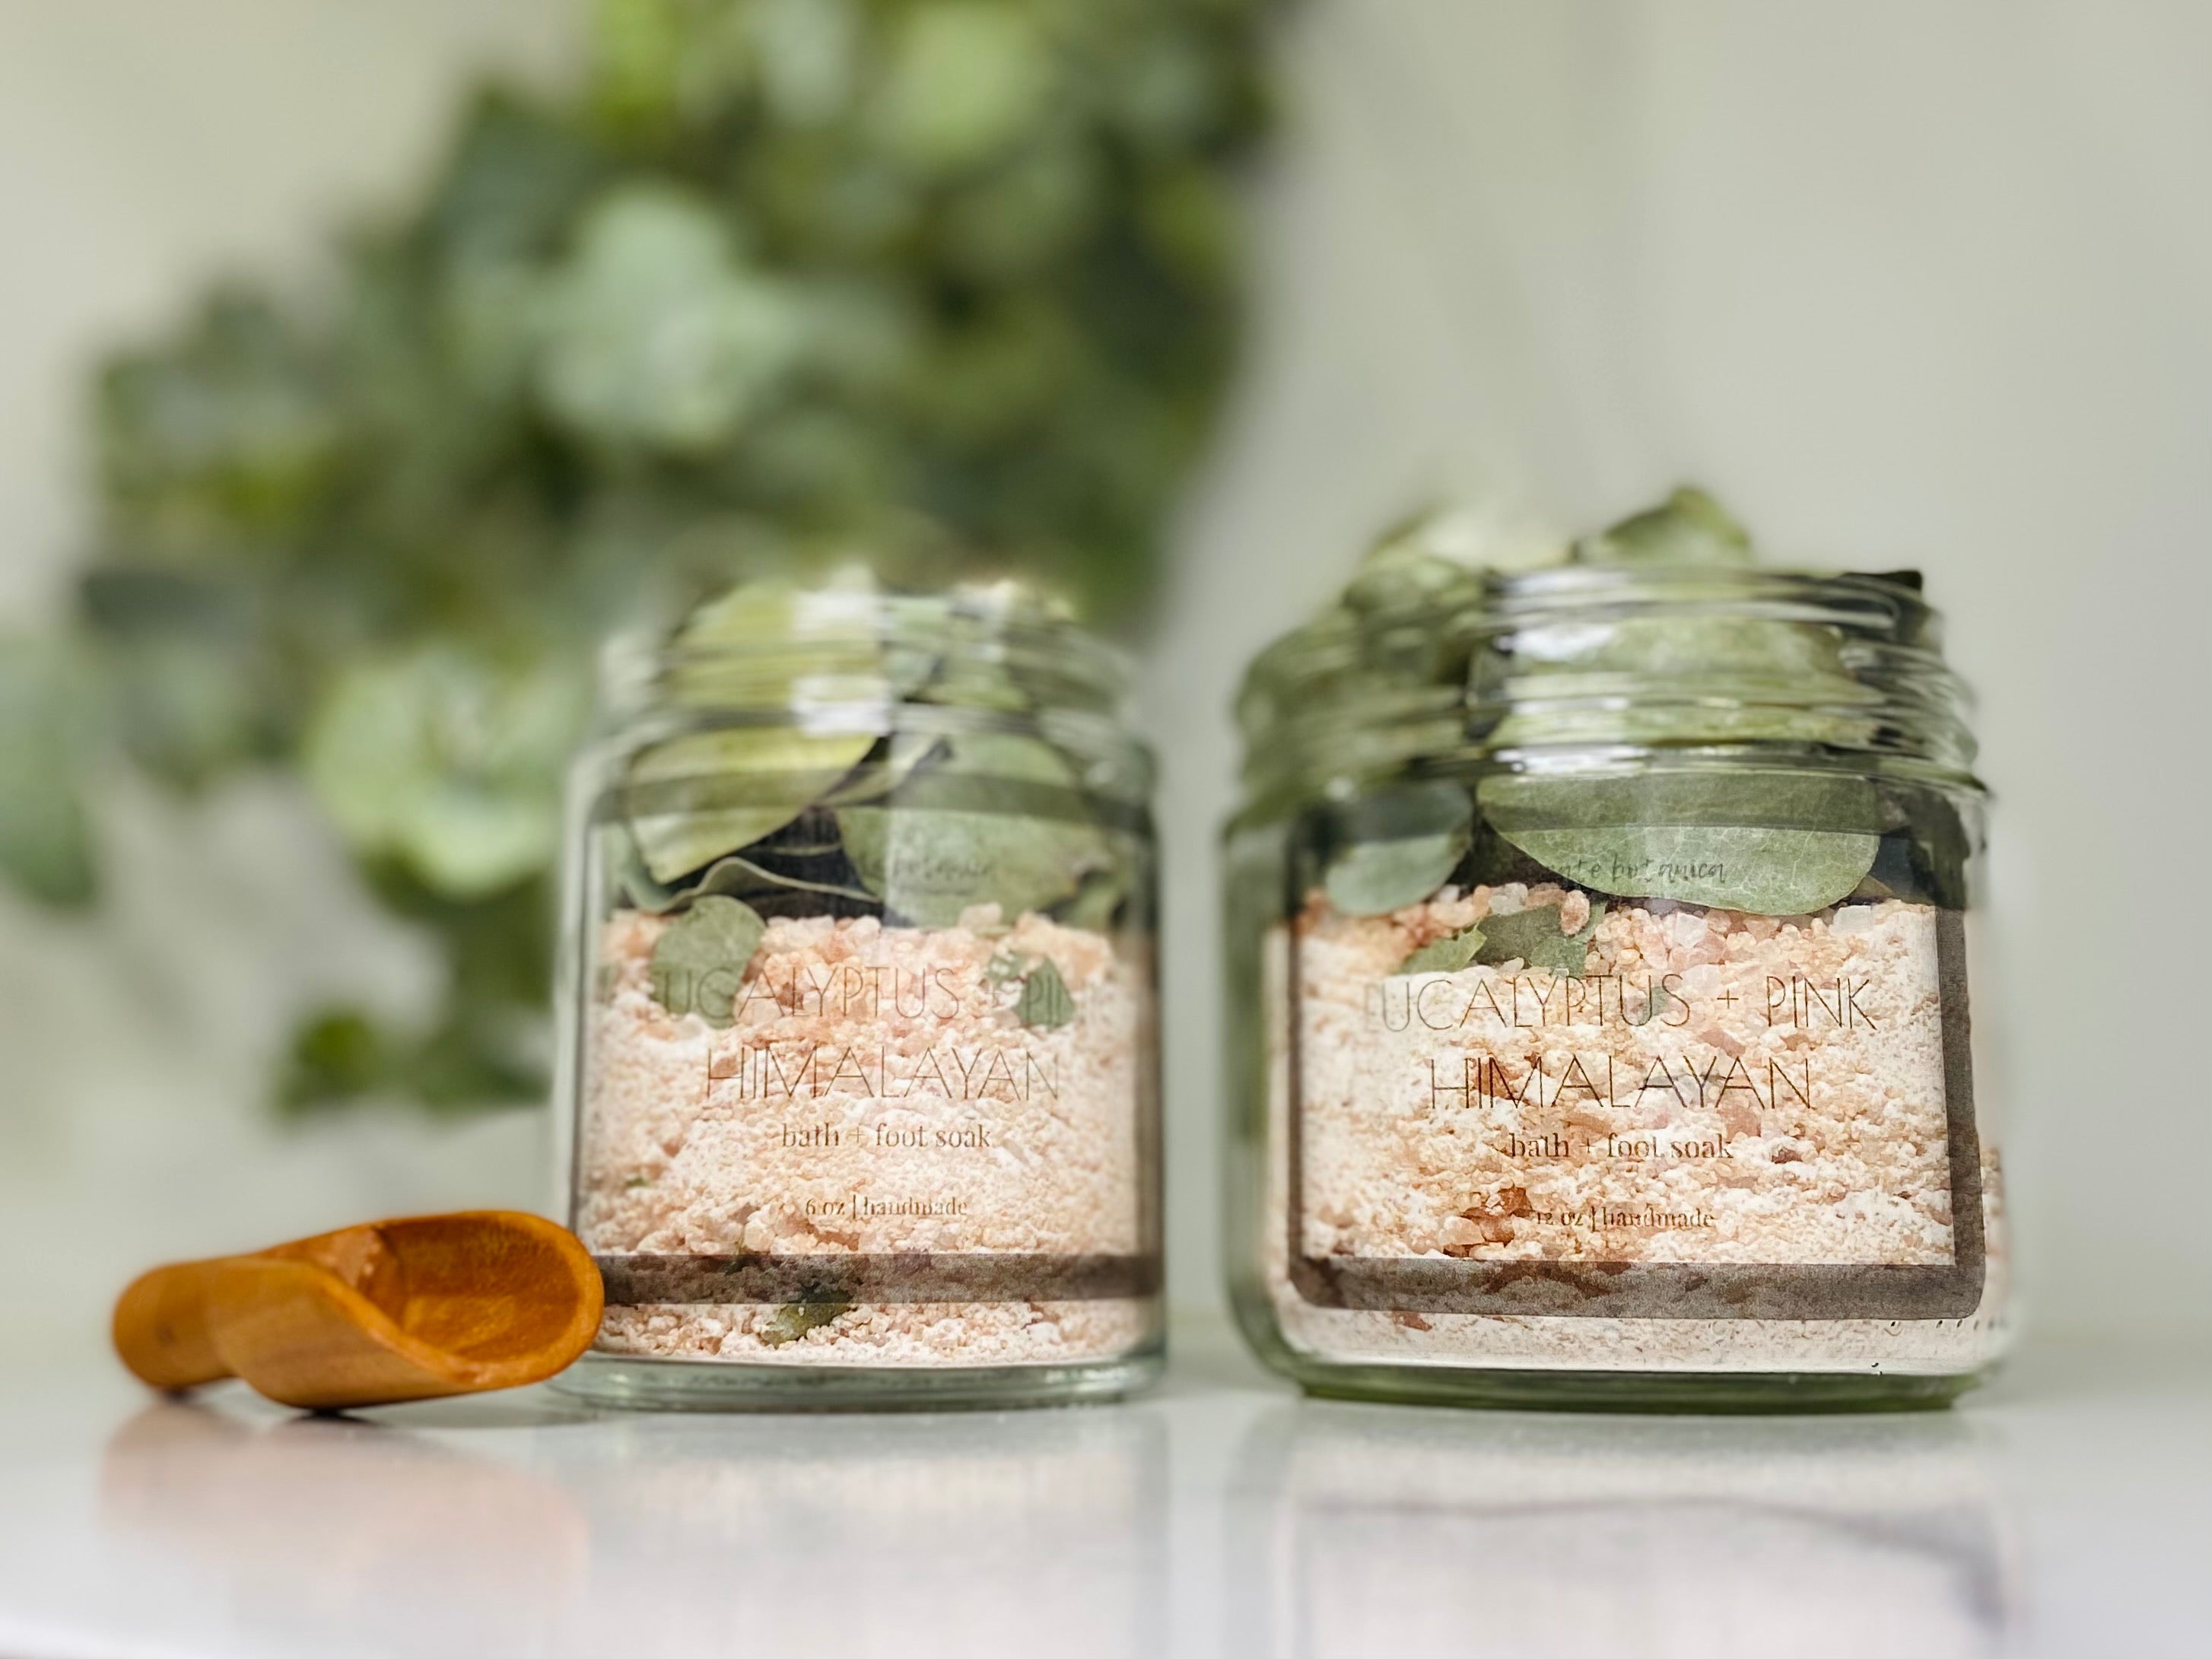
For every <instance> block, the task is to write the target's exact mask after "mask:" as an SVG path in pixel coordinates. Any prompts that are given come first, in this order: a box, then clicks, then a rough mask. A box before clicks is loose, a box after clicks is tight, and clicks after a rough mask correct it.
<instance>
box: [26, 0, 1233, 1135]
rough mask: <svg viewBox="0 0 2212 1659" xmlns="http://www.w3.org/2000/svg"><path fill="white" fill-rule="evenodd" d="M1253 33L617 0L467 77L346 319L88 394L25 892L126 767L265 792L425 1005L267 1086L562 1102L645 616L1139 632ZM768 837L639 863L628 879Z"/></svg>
mask: <svg viewBox="0 0 2212 1659" xmlns="http://www.w3.org/2000/svg"><path fill="white" fill-rule="evenodd" d="M1270 9H1271V5H1270V3H1269V0H1134V3H1127V4H1114V5H1095V4H1070V3H1066V0H600V3H599V6H598V9H597V14H596V22H595V26H594V33H593V51H592V56H591V63H590V66H589V69H588V70H587V72H586V74H585V76H583V77H582V79H581V80H580V82H579V83H578V84H576V85H574V87H572V88H568V89H567V90H566V91H564V92H562V93H560V94H556V95H551V96H547V95H543V94H539V93H538V92H536V91H533V90H526V89H523V88H517V87H513V86H491V87H487V88H483V89H482V90H481V91H479V92H478V93H477V94H475V95H474V96H473V97H472V98H471V100H470V102H469V103H468V105H467V106H466V107H465V109H463V110H462V111H461V112H459V119H458V121H457V122H456V125H455V131H454V132H453V138H452V141H451V143H449V145H448V147H447V150H446V153H445V155H444V156H443V158H442V160H441V161H440V163H439V164H438V166H437V167H436V168H435V170H434V172H433V173H431V175H430V176H429V177H428V178H427V179H425V180H424V181H423V183H422V187H421V188H420V189H419V190H418V191H416V193H415V195H414V196H413V197H412V198H411V199H410V200H409V201H407V202H406V203H405V204H404V205H403V206H402V207H401V208H400V209H399V210H398V211H397V212H394V213H392V214H390V215H388V216H385V217H383V218H381V219H380V220H378V221H375V222H367V223H363V224H361V225H359V226H357V227H356V228H354V229H353V230H352V231H350V232H349V234H347V235H346V237H345V238H344V239H343V243H342V245H341V246H340V247H339V249H338V258H337V260H336V261H335V262H334V264H335V271H334V276H333V279H332V280H331V282H330V283H328V284H327V285H326V286H325V288H323V289H319V290H318V291H316V292H314V293H313V294H290V293H283V292H279V291H277V290H276V289H273V288H270V287H267V286H261V285H233V286H229V287H227V288H225V289H222V290H221V291H219V292H217V293H215V294H212V295H208V296H206V297H205V298H204V301H202V302H201V303H200V304H199V305H198V306H197V308H196V309H195V310H194V311H193V312H192V313H191V316H190V317H189V318H188V319H186V320H185V322H183V323H182V324H181V325H179V327H178V328H177V329H176V330H175V331H173V332H172V333H171V334H170V335H168V336H167V337H165V338H161V339H157V340H155V341H153V342H150V343H147V344H146V345H144V346H143V347H140V348H137V349H132V350H130V351H127V352H125V353H122V354H120V355H118V356H116V357H114V358H113V359H112V360H111V361H110V362H108V363H107V364H106V366H105V367H104V368H103V369H102V371H101V373H100V378H99V381H98V384H97V386H96V388H95V393H96V395H95V398H94V409H95V418H96V432H95V436H96V440H97V443H96V449H97V453H98V457H99V480H100V483H99V501H98V507H99V512H98V515H97V527H96V531H95V534H94V549H93V556H92V560H91V565H90V568H89V569H88V571H87V572H86V574H85V579H84V582H83V586H82V606H81V608H80V610H81V615H80V617H79V619H78V624H79V625H78V629H77V635H76V638H75V639H73V640H71V641H68V642H66V643H65V644H64V645H63V646H61V647H58V655H59V657H61V658H63V659H67V662H66V665H64V666H57V665H56V663H55V662H54V661H53V660H50V658H51V657H52V655H54V654H55V653H47V652H46V649H45V647H44V646H43V645H41V646H39V647H33V648H29V649H28V650H27V652H25V651H18V650H17V649H16V647H11V646H0V872H4V873H5V874H6V875H7V876H8V877H9V878H12V880H13V881H14V882H15V884H16V885H17V886H19V887H20V888H21V889H22V890H25V891H27V892H28V893H30V894H32V895H33V896H37V897H39V898H41V899H43V900H45V901H46V902H52V903H56V904H63V903H77V902H85V901H87V900H88V899H89V897H90V896H91V895H92V893H93V891H94V887H95V884H96V870H95V866H96V860H95V859H94V836H92V834H91V832H90V829H89V828H88V824H87V823H86V814H85V812H84V811H83V810H82V806H81V804H80V803H81V799H82V781H83V780H84V779H85V777H86V776H88V775H90V774H91V773H93V772H95V771H96V770H97V769H98V768H99V765H100V761H99V759H98V757H99V756H100V754H101V753H104V752H107V751H111V750H117V749H119V750H123V751H124V752H125V753H127V754H128V755H129V756H131V757H132V758H133V759H134V760H135V761H136V762H137V763H139V764H140V765H142V766H143V767H144V768H145V769H148V770H149V771H150V772H152V773H153V774H154V775H157V776H159V777H161V778H162V779H164V780H167V781H171V782H173V783H174V784H175V785H177V786H178V787H181V788H198V787H204V786H206V785H208V784H210V783H213V782H215V781H219V780H221V779H222V778H224V777H226V776H229V775H235V774H236V773H238V772H240V771H241V770H243V769H247V768H252V767H276V768H279V769H284V770H287V771H289V772H292V773H294V774H295V775H300V776H301V777H302V778H303V779H304V780H305V781H306V782H307V786H308V788H309V790H310V791H311V793H313V796H314V798H315V799H316V800H317V801H318V803H319V805H321V806H322V808H323V809H324V811H325V812H326V814H327V815H328V817H329V818H330V821H331V824H332V826H333V828H334V829H336V831H337V834H338V835H339V836H341V837H343V840H344V842H345V843H346V845H347V846H348V847H349V848H350V849H351V850H352V851H353V853H354V854H356V857H357V858H358V859H359V860H360V861H361V863H362V867H363V868H364V870H365V871H366V872H368V875H369V876H370V878H371V880H372V882H373V884H374V890H375V891H376V892H377V894H378V895H379V896H380V898H382V899H383V900H384V901H385V902H386V904H387V905H389V906H390V907H391V908H394V909H396V910H397V911H398V912H399V913H400V914H402V915H404V916H406V917H407V918H409V919H410V921H412V922H413V923H414V924H415V925H416V926H418V927H422V929H424V930H426V931H427V932H428V933H430V934H431V936H432V937H433V938H434V939H436V940H437V942H438V943H439V945H441V947H442V949H443V951H444V952H445V955H446V959H447V963H448V965H449V968H450V970H451V971H450V980H449V985H448V988H447V994H446V997H445V1001H444V1005H443V1010H442V1012H441V1018H439V1019H438V1021H436V1022H435V1024H433V1025H432V1026H431V1027H429V1028H426V1029H404V1030H403V1029H392V1028H388V1027H386V1026H385V1025H382V1024H380V1023H378V1022H376V1021H374V1020H373V1019H371V1018H369V1017H368V1015H366V1014H365V1013H363V1012H361V1011H359V1010H356V1009H349V1008H345V1007H343V1006H341V1007H335V1008H331V1009H327V1010H324V1011H322V1012H319V1013H318V1014H316V1015H315V1016H313V1018H310V1019H309V1020H308V1021H307V1024H304V1025H303V1027H302V1028H301V1032H300V1036H299V1040H298V1042H297V1043H296V1045H295V1054H294V1056H293V1064H292V1066H291V1069H290V1072H289V1077H288V1079H287V1081H286V1083H285V1085H284V1089H285V1094H286V1097H287V1099H288V1100H289V1101H290V1102H291V1103H293V1104H295V1105H298V1106H303V1107H304V1106H309V1105H313V1104H317V1103H325V1102H328V1101H331V1100H336V1099H342V1098H345V1097H350V1096H351V1095H354V1094H356V1093H362V1092H384V1093H387V1094H398V1095H403V1096H413V1097H417V1098H435V1099H436V1100H438V1101H440V1102H441V1103H452V1104H453V1105H456V1106H461V1105H465V1104H468V1103H473V1102H480V1101H489V1100H495V1099H527V1098H532V1097H537V1096H538V1094H539V1093H540V1091H541V1088H542V1082H543V1076H544V1053H545V1050H546V1046H547V1045H546V1030H545V1027H546V988H547V987H546V981H547V977H548V975H547V972H546V969H547V966H548V961H549V957H550V946H549V944H548V942H547V940H546V939H545V936H544V933H545V930H544V926H543V924H542V921H541V920H529V919H532V918H541V919H542V918H543V917H544V916H545V915H549V914H550V910H551V906H552V900H551V896H550V880H549V872H550V869H551V865H552V860H553V857H554V852H555V849H554V846H553V842H554V839H555V829H554V826H555V825H556V823H558V788H559V786H558V775H559V772H560V770H561V765H562V757H564V756H565V755H566V753H567V752H568V749H569V748H570V746H571V744H573V742H574V739H575V738H576V736H577V735H578V732H579V731H580V720H581V715H580V705H581V702H582V698H581V697H580V695H579V688H580V686H581V685H582V684H584V682H585V680H586V668H587V665H588V663H589V661H590V657H591V653H592V647H593V645H594V643H595V641H596V639H597V637H598V636H599V635H600V634H601V633H602V632H603V631H604V630H605V629H606V628H607V627H608V626H609V625H610V624H611V623H616V622H617V621H619V620H621V619H623V618H624V617H625V616H626V615H628V614H629V612H630V611H632V609H633V607H634V606H635V605H636V604H637V602H638V600H639V599H640V596H641V594H642V593H644V592H648V591H651V590H653V589H654V588H656V587H659V586H671V587H680V588H684V589H686V590H688V591H694V592H696V591H699V590H701V589H704V588H709V587H713V586H724V585H726V584H727V583H728V582H730V581H731V580H732V579H734V578H737V577H741V576H744V577H754V576H760V575H763V574H772V573H774V572H775V571H777V570H781V571H783V572H785V573H786V574H791V575H793V576H799V577H803V576H808V575H811V574H816V573H818V571H819V570H820V569H821V568H823V550H824V549H825V548H828V547H831V546H835V547H836V548H839V549H844V548H849V547H850V546H851V545H853V544H854V543H855V542H857V543H859V544H862V545H864V546H866V547H867V548H868V549H869V550H871V553H872V556H873V557H874V558H875V560H876V561H877V562H878V565H879V567H880V568H881V569H882V571H883V574H886V575H891V576H896V577H900V578H903V579H905V580H908V581H910V582H912V583H913V584H914V585H915V586H943V585H944V584H945V583H948V582H951V581H953V580H958V579H959V578H961V577H963V575H965V574H969V572H970V571H971V569H973V568H975V567H976V566H977V565H978V563H980V564H981V565H983V566H986V567H987V568H993V569H1003V568H1018V569H1020V570H1023V571H1025V572H1027V573H1029V574H1031V575H1033V576H1035V577H1037V578H1039V579H1040V580H1042V582H1043V583H1044V584H1046V585H1048V586H1052V587H1054V588H1055V589H1058V590H1060V591H1063V592H1067V593H1069V594H1070V595H1072V596H1073V598H1074V599H1076V600H1077V602H1078V603H1079V605H1080V606H1081V607H1082V609H1083V611H1084V612H1085V615H1086V616H1087V617H1089V618H1090V619H1091V620H1092V621H1093V622H1095V623H1104V624H1110V623H1116V622H1119V621H1123V620H1126V619H1127V618H1129V617H1133V615H1135V614H1136V613H1138V612H1139V611H1141V609H1142V608H1143V605H1144V604H1145V601H1146V599H1147V598H1148V597H1149V595H1150V593H1151V592H1152V586H1153V579H1154V576H1155V574H1156V572H1157V568H1158V565H1157V561H1158V550H1159V548H1160V547H1161V546H1162V545H1163V543H1164V537H1163V536H1162V534H1161V528H1162V525H1163V521H1164V517H1165V514H1166V513H1167V512H1168V511H1169V509H1170V506H1171V504H1172V502H1173V501H1174V500H1175V498H1176V494H1177V492H1178V490H1179V489H1180V488H1181V486H1182V482H1183V480H1184V478H1185V477H1186V476H1187V474H1188V470H1189V468H1190V466H1191V465H1192V463H1193V461H1194V459H1195V458H1196V456H1197V455H1198V453H1200V448H1201V447H1202V446H1203V444H1204V442H1205V441H1206V435H1207V432H1208V429H1209V427H1210V425H1211V422H1212V416H1213V412H1214V410H1215V408H1216V405H1217V404H1218V399H1219V397H1220V393H1221V390H1222V388H1223V386H1224V385H1225V379H1226V375H1227V372H1228V370H1229V368H1230V366H1231V361H1232V358H1233V356H1234V353H1235V349H1236V344H1237V338H1238V334H1239V327H1238V324H1239V321H1240V318H1241V314H1242V302H1243V275H1242V264H1243V261H1242V249H1243V229H1242V225H1241V223H1240V219H1239V216H1238V213H1237V207H1236V204H1235V201H1234V193H1235V191H1236V188H1237V183H1238V180H1239V178H1240V175H1241V173H1242V172H1243V167H1244V163H1245V161H1246V159H1247V157H1248V156H1249V154H1250V153H1251V150H1252V149H1253V147H1254V145H1255V142H1256V141H1257V139H1258V137H1259V136H1260V134H1261V130H1262V127H1263V116H1264V107H1265V105H1266V102H1267V99H1266V96H1265V88H1264V85H1263V69H1262V56H1261V26H1262V23H1263V21H1264V17H1265V15H1266V14H1267V11H1268V10H1270ZM917 520H921V521H926V522H928V523H932V524H934V525H937V526H942V527H943V528H944V529H945V530H946V531H947V532H949V533H948V534H947V535H945V536H944V537H941V538H937V537H930V536H916V535H911V534H908V533H907V532H908V527H909V526H912V525H913V524H914V523H915V522H916V521H917ZM82 682H89V683H90V689H85V687H84V685H83V684H82ZM853 758H854V757H851V756H850V755H849V754H848V750H847V749H846V748H845V747H842V746H837V745H829V746H824V747H821V748H815V749H810V750H809V751H808V752H806V753H805V754H804V755H799V756H794V755H793V754H792V753H791V752H789V751H788V750H787V749H783V750H778V751H777V752H775V753H769V752H767V751H766V750H763V749H762V748H761V747H759V746H758V744H757V742H756V741H755V740H753V739H746V738H729V737H726V736H725V737H719V738H708V739H705V740H703V741H702V744H700V745H699V746H698V748H697V750H696V751H692V752H686V751H678V752H677V753H675V754H672V755H670V756H665V757H663V759H664V762H665V764H667V765H668V766H669V767H670V768H671V769H674V770H680V771H684V772H690V771H692V770H695V769H721V770H725V771H732V772H750V773H753V774H755V775H759V776H762V777H766V776H768V775H771V774H781V773H782V772H784V771H786V770H787V769H789V767H790V766H791V765H793V763H796V762H804V763H805V767H804V768H803V769H807V770H813V771H818V772H835V771H838V770H841V769H844V768H845V767H846V766H847V765H848V764H849V763H851V760H852V759H853ZM902 758H903V757H902ZM923 758H924V757H921V756H916V757H914V759H915V762H916V763H917V764H920V763H922V761H923ZM936 759H937V761H938V762H940V763H941V762H942V760H943V757H941V756H940V757H936ZM808 805H809V803H808V802H805V801H791V802H774V801H769V800H766V799H756V800H755V801H752V802H750V803H748V805H747V806H746V807H745V808H744V809H742V811H750V812H752V813H755V814H763V813H774V814H781V815H783V816H784V817H786V818H787V820H789V821H791V822H795V821H796V817H797V815H798V814H799V812H800V811H802V810H803V809H805V808H806V807H807V806H808ZM740 810H741V809H732V811H733V813H734V812H739V811H740ZM763 823H764V819H763V818H762V817H758V816H755V817H750V818H748V817H742V816H732V817H726V818H725V819H724V820H723V821H722V822H721V823H720V824H719V825H718V826H715V827H714V829H713V831H712V833H711V834H708V833H707V826H706V825H705V824H704V823H703V822H695V823H694V825H693V827H694V828H695V829H698V830H699V832H700V834H699V836H698V838H697V839H696V840H695V841H693V842H688V843H687V842H684V841H682V840H681V839H680V838H679V839H671V838H665V837H662V836H655V835H654V834H653V832H652V830H651V829H647V831H646V833H645V834H644V836H642V837H641V842H642V847H641V851H642V854H643V858H644V862H645V864H646V866H647V870H648V878H649V879H650V878H651V876H650V874H649V872H651V871H653V870H657V871H658V872H659V874H660V876H661V877H662V878H667V877H672V876H675V875H678V874H679V873H688V871H679V870H678V866H690V864H691V861H692V860H694V858H695V857H696V858H702V859H703V858H705V857H706V856H708V842H716V841H719V842H722V843H725V850H734V849H735V848H738V847H739V846H741V845H744V844H747V843H748V842H750V844H753V845H759V844H760V843H759V842H757V840H754V839H753V837H755V836H757V835H759V834H761V833H763ZM893 839H894V840H896V839H897V838H896V837H894V838H893ZM758 862H761V863H763V864H764V865H765V866H768V867H771V868H775V867H781V866H776V865H775V863H774V861H772V860H759V861H758ZM519 919H520V920H519Z"/></svg>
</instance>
